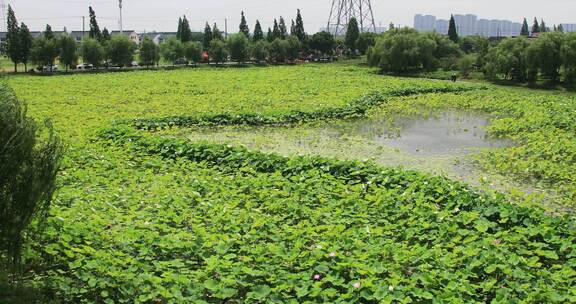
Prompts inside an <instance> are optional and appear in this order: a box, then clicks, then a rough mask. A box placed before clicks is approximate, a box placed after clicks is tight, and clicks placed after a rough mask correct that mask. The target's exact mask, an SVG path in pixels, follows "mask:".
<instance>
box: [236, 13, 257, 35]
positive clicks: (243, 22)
mask: <svg viewBox="0 0 576 304" xmlns="http://www.w3.org/2000/svg"><path fill="white" fill-rule="evenodd" d="M260 30H262V29H260ZM240 33H241V34H243V35H244V37H246V38H247V39H248V38H250V28H248V23H247V22H246V17H244V11H242V13H241V17H240ZM254 33H256V30H254Z"/></svg>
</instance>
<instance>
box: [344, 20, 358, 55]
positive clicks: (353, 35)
mask: <svg viewBox="0 0 576 304" xmlns="http://www.w3.org/2000/svg"><path fill="white" fill-rule="evenodd" d="M358 37H360V30H359V29H358V21H357V20H356V18H354V17H352V18H350V21H348V28H347V29H346V36H345V38H344V43H345V44H346V47H347V48H348V50H350V54H351V55H353V56H354V55H355V54H356V41H358Z"/></svg>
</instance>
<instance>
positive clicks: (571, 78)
mask: <svg viewBox="0 0 576 304" xmlns="http://www.w3.org/2000/svg"><path fill="white" fill-rule="evenodd" d="M560 58H561V60H562V65H563V67H564V81H565V82H566V84H568V85H570V86H573V85H575V84H576V33H568V34H567V35H566V37H565V38H564V43H563V44H562V48H561V50H560Z"/></svg>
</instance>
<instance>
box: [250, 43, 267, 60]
mask: <svg viewBox="0 0 576 304" xmlns="http://www.w3.org/2000/svg"><path fill="white" fill-rule="evenodd" d="M250 53H251V56H252V58H253V59H254V61H255V62H262V61H265V60H266V59H267V58H268V56H269V54H270V53H269V52H268V42H266V40H258V41H257V42H255V43H254V44H253V45H252V48H251V50H250Z"/></svg>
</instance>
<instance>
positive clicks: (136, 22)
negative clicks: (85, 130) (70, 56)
mask: <svg viewBox="0 0 576 304" xmlns="http://www.w3.org/2000/svg"><path fill="white" fill-rule="evenodd" d="M4 1H5V2H6V3H7V4H10V5H12V7H13V9H14V10H15V12H16V17H17V18H18V21H20V22H24V23H26V24H27V25H28V26H29V27H30V28H31V29H32V30H41V29H43V28H44V27H45V25H46V24H47V23H49V24H50V25H52V28H53V29H54V30H61V29H62V28H63V27H66V28H67V29H68V30H82V18H81V16H87V15H88V6H89V5H92V7H93V8H94V10H95V11H96V16H97V17H98V22H99V24H100V27H101V28H103V27H104V26H106V27H108V28H109V29H117V28H118V15H119V12H118V0H4ZM123 2H124V29H133V30H136V31H153V30H157V31H175V30H176V25H177V20H178V16H179V15H183V14H186V15H187V16H188V19H189V20H190V24H191V27H192V29H193V30H195V29H201V28H203V25H204V23H205V22H206V21H208V22H210V23H214V22H217V23H218V27H219V28H221V29H223V28H224V19H226V18H227V19H228V29H229V31H230V32H233V31H237V28H238V23H239V21H240V17H239V16H240V11H242V10H244V11H245V13H246V17H247V20H248V23H249V25H250V28H251V29H252V28H253V25H254V22H255V21H256V19H260V22H261V23H262V25H263V27H264V28H266V27H267V26H269V25H270V23H271V22H272V21H273V18H274V17H275V16H280V15H282V16H284V18H285V19H287V22H288V23H289V22H290V21H289V20H290V19H291V18H294V15H295V14H296V9H298V8H300V9H301V10H302V15H303V18H304V24H305V26H306V31H307V32H310V33H313V32H316V31H318V30H319V28H320V27H323V26H325V24H326V23H327V20H328V15H329V13H330V6H331V4H332V0H124V1H123ZM372 6H373V10H374V18H375V20H376V25H377V26H378V25H379V24H380V23H381V24H382V25H387V24H389V23H390V22H394V23H395V24H400V25H403V26H404V25H408V26H412V23H413V18H414V14H419V13H420V14H433V15H436V16H437V17H439V18H445V19H447V18H449V17H450V13H454V14H466V13H472V14H476V15H478V16H479V17H480V18H487V19H493V18H494V19H509V20H514V21H518V20H522V18H523V17H524V16H525V17H528V18H529V19H530V20H531V19H532V18H534V17H535V16H537V17H538V18H544V20H545V21H546V23H547V24H548V25H552V24H555V23H576V15H575V14H574V13H575V12H576V0H548V1H542V0H538V1H536V0H400V1H398V0H395V1H390V0H372ZM86 26H88V22H86Z"/></svg>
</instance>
